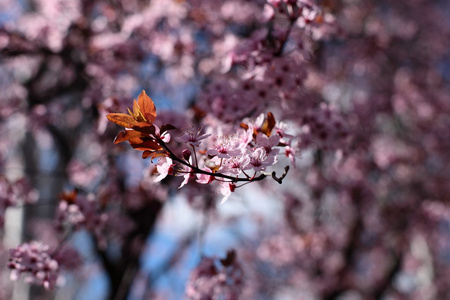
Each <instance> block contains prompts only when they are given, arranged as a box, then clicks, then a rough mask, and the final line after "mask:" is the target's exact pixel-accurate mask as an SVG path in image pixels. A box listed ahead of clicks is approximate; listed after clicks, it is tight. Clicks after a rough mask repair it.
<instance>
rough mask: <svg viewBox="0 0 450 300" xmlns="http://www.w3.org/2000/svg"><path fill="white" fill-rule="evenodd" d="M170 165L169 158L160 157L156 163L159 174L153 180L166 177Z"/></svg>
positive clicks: (156, 180) (171, 164)
mask: <svg viewBox="0 0 450 300" xmlns="http://www.w3.org/2000/svg"><path fill="white" fill-rule="evenodd" d="M172 166H173V163H172V159H171V158H169V157H161V158H160V159H159V161H158V163H157V165H156V170H157V171H158V173H159V176H158V177H156V178H155V180H154V182H158V181H161V180H163V179H164V178H166V176H167V175H168V174H169V173H170V171H171V168H172Z"/></svg>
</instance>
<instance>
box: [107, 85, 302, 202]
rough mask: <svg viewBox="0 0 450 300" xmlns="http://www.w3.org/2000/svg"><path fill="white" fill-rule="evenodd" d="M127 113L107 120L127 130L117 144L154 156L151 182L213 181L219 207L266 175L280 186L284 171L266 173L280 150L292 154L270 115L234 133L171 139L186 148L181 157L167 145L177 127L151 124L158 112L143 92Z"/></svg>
mask: <svg viewBox="0 0 450 300" xmlns="http://www.w3.org/2000/svg"><path fill="white" fill-rule="evenodd" d="M128 111H129V114H128V115H127V114H122V113H112V114H109V115H108V116H107V117H108V119H109V120H110V121H111V122H114V123H116V124H118V125H121V126H123V127H125V128H126V130H125V131H122V132H120V133H119V134H118V135H117V137H116V139H115V143H120V142H124V141H128V142H129V143H130V144H131V146H132V147H133V148H135V149H136V150H141V151H144V152H143V154H142V156H143V158H147V157H151V158H152V159H155V158H157V159H158V161H157V163H156V171H157V173H159V175H158V176H157V177H156V178H155V181H161V180H163V179H164V178H166V177H167V175H174V176H182V177H183V178H184V179H183V181H182V183H181V185H180V188H181V187H183V186H184V185H185V184H187V183H188V181H189V179H191V178H192V179H195V178H196V182H198V183H200V184H210V183H212V182H213V181H217V182H218V183H219V189H218V190H219V192H220V193H221V194H222V195H223V199H222V202H221V203H223V202H225V201H226V200H227V199H228V197H229V196H230V195H231V193H232V192H234V190H235V189H236V188H238V187H240V186H242V185H244V184H246V183H248V182H252V181H259V180H262V179H264V178H265V177H266V176H268V175H270V176H272V178H273V179H274V180H276V181H278V182H279V183H281V181H282V179H283V178H284V176H285V175H286V173H287V170H288V168H286V169H285V173H284V174H283V175H282V176H281V177H280V178H278V177H277V176H276V174H275V173H272V174H270V173H267V172H266V169H267V168H268V167H270V166H273V165H274V164H276V163H277V161H278V158H277V156H278V154H279V153H280V148H283V147H284V148H286V149H285V154H286V156H288V157H291V156H292V155H293V152H294V151H293V150H292V148H291V147H290V146H291V140H290V138H291V137H292V136H291V135H289V134H287V133H286V132H285V129H284V126H283V124H282V123H277V121H276V120H275V117H274V115H273V114H272V113H270V112H269V113H267V115H261V116H260V117H258V118H257V119H256V120H253V121H252V120H247V121H246V122H243V123H241V124H240V127H239V128H237V129H231V130H229V129H228V130H227V129H225V128H222V127H219V128H217V129H216V132H212V131H211V133H202V129H194V128H189V129H187V130H184V131H183V133H182V134H181V135H180V136H177V137H176V138H175V140H176V141H178V142H179V143H181V144H182V146H183V147H185V148H184V149H183V151H182V154H181V155H177V154H175V152H174V151H172V147H171V145H170V144H169V142H170V140H171V135H170V134H169V133H168V131H169V130H175V129H176V128H175V127H174V126H172V125H170V124H167V125H164V126H162V127H161V128H160V127H158V126H156V125H154V124H153V121H154V120H155V119H156V108H155V106H154V103H153V101H152V100H151V99H150V97H148V96H147V95H146V93H145V92H144V91H143V92H142V93H141V94H140V95H139V98H138V101H136V100H135V102H134V106H133V111H131V110H128ZM232 130H234V131H232ZM239 183H243V184H241V185H238V184H239Z"/></svg>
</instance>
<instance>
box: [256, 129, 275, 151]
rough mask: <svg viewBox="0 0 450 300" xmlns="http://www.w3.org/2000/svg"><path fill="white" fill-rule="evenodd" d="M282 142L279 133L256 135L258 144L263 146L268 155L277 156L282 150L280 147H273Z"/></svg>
mask: <svg viewBox="0 0 450 300" xmlns="http://www.w3.org/2000/svg"><path fill="white" fill-rule="evenodd" d="M279 142H280V136H279V135H278V134H272V135H271V136H270V137H268V136H267V135H265V134H263V133H261V132H260V133H258V135H257V136H256V144H257V145H258V146H260V147H263V148H264V150H265V151H266V154H267V155H271V156H275V155H277V154H278V152H280V149H276V148H275V149H273V147H275V146H277V145H278V143H279Z"/></svg>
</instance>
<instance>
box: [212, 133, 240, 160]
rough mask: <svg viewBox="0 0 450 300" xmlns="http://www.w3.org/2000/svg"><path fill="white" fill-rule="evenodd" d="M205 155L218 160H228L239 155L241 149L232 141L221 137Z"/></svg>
mask: <svg viewBox="0 0 450 300" xmlns="http://www.w3.org/2000/svg"><path fill="white" fill-rule="evenodd" d="M207 154H208V155H212V156H217V157H219V158H230V157H232V156H237V155H239V154H241V149H240V148H239V144H237V143H236V141H235V140H234V139H232V138H230V137H227V136H222V137H220V138H218V139H217V140H216V142H215V145H214V148H212V149H209V150H208V152H207Z"/></svg>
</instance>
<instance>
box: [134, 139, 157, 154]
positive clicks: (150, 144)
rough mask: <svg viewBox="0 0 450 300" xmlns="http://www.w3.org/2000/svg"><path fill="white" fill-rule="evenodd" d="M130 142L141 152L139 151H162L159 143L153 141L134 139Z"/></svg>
mask: <svg viewBox="0 0 450 300" xmlns="http://www.w3.org/2000/svg"><path fill="white" fill-rule="evenodd" d="M129 142H130V145H131V147H133V148H134V149H136V150H139V151H145V150H153V151H154V150H160V149H161V146H160V145H159V144H158V143H156V142H154V141H151V140H147V141H144V140H142V139H140V138H134V139H130V140H129Z"/></svg>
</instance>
